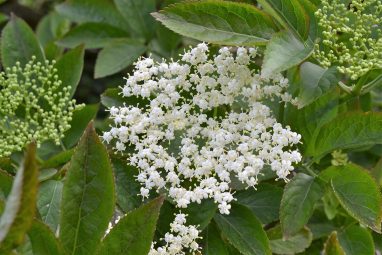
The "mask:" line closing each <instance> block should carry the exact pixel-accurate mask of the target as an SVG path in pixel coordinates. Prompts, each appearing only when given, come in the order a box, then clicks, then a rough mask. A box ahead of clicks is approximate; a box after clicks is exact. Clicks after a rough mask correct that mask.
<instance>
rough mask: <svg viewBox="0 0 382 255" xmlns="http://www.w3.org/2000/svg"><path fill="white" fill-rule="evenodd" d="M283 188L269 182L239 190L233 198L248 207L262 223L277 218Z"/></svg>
mask: <svg viewBox="0 0 382 255" xmlns="http://www.w3.org/2000/svg"><path fill="white" fill-rule="evenodd" d="M282 194H283V190H282V189H281V188H280V187H277V186H273V185H270V184H260V185H259V186H257V187H256V190H254V189H247V190H245V191H239V192H237V193H236V194H235V198H236V199H237V202H238V203H239V204H242V205H245V206H247V207H249V208H250V209H251V210H252V211H253V212H254V213H255V215H256V217H257V218H258V219H259V220H260V221H261V223H263V224H268V223H271V222H272V221H275V220H277V219H278V218H279V209H280V202H281V196H282Z"/></svg>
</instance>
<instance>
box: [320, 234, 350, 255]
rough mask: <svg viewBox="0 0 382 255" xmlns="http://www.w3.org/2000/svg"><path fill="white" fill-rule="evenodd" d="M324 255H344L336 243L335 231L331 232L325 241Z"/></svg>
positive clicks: (337, 242)
mask: <svg viewBox="0 0 382 255" xmlns="http://www.w3.org/2000/svg"><path fill="white" fill-rule="evenodd" d="M324 255H345V252H344V250H343V249H342V247H341V245H340V243H339V241H338V237H337V232H336V231H334V232H332V234H331V235H330V236H329V238H328V240H327V241H326V243H325V246H324Z"/></svg>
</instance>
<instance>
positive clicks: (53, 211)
mask: <svg viewBox="0 0 382 255" xmlns="http://www.w3.org/2000/svg"><path fill="white" fill-rule="evenodd" d="M62 187H63V183H62V182H61V181H56V180H49V181H46V182H43V183H42V184H41V185H40V188H39V191H38V199H37V209H38V212H39V213H40V216H41V220H42V221H43V222H44V223H45V224H46V225H48V226H49V227H50V229H51V230H52V231H53V233H56V231H57V227H58V223H59V220H60V219H59V218H60V205H61V197H62Z"/></svg>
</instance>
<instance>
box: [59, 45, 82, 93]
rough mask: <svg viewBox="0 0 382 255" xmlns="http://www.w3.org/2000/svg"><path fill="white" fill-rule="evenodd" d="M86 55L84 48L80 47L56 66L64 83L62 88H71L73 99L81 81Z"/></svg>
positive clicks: (70, 52)
mask: <svg viewBox="0 0 382 255" xmlns="http://www.w3.org/2000/svg"><path fill="white" fill-rule="evenodd" d="M84 54H85V51H84V47H83V46H78V47H77V48H74V49H72V50H70V51H68V52H67V53H66V54H65V55H64V56H62V58H60V59H59V60H58V61H57V63H56V65H55V67H56V68H57V70H58V73H57V74H58V77H59V79H60V80H61V81H62V86H63V87H69V88H70V89H69V91H70V95H71V97H72V96H73V95H74V92H75V91H76V89H77V85H78V83H79V82H80V79H81V75H82V69H83V67H84Z"/></svg>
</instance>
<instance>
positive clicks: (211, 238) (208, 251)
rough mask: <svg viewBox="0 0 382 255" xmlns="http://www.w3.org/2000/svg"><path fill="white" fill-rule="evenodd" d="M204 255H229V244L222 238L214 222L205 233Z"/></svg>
mask: <svg viewBox="0 0 382 255" xmlns="http://www.w3.org/2000/svg"><path fill="white" fill-rule="evenodd" d="M203 254H204V255H217V254H219V255H229V253H228V250H227V244H226V243H225V242H224V241H223V239H222V238H221V235H220V232H219V229H218V228H217V226H216V223H215V222H214V221H212V222H211V223H210V224H209V225H208V227H207V228H206V229H205V231H204V236H203Z"/></svg>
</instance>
